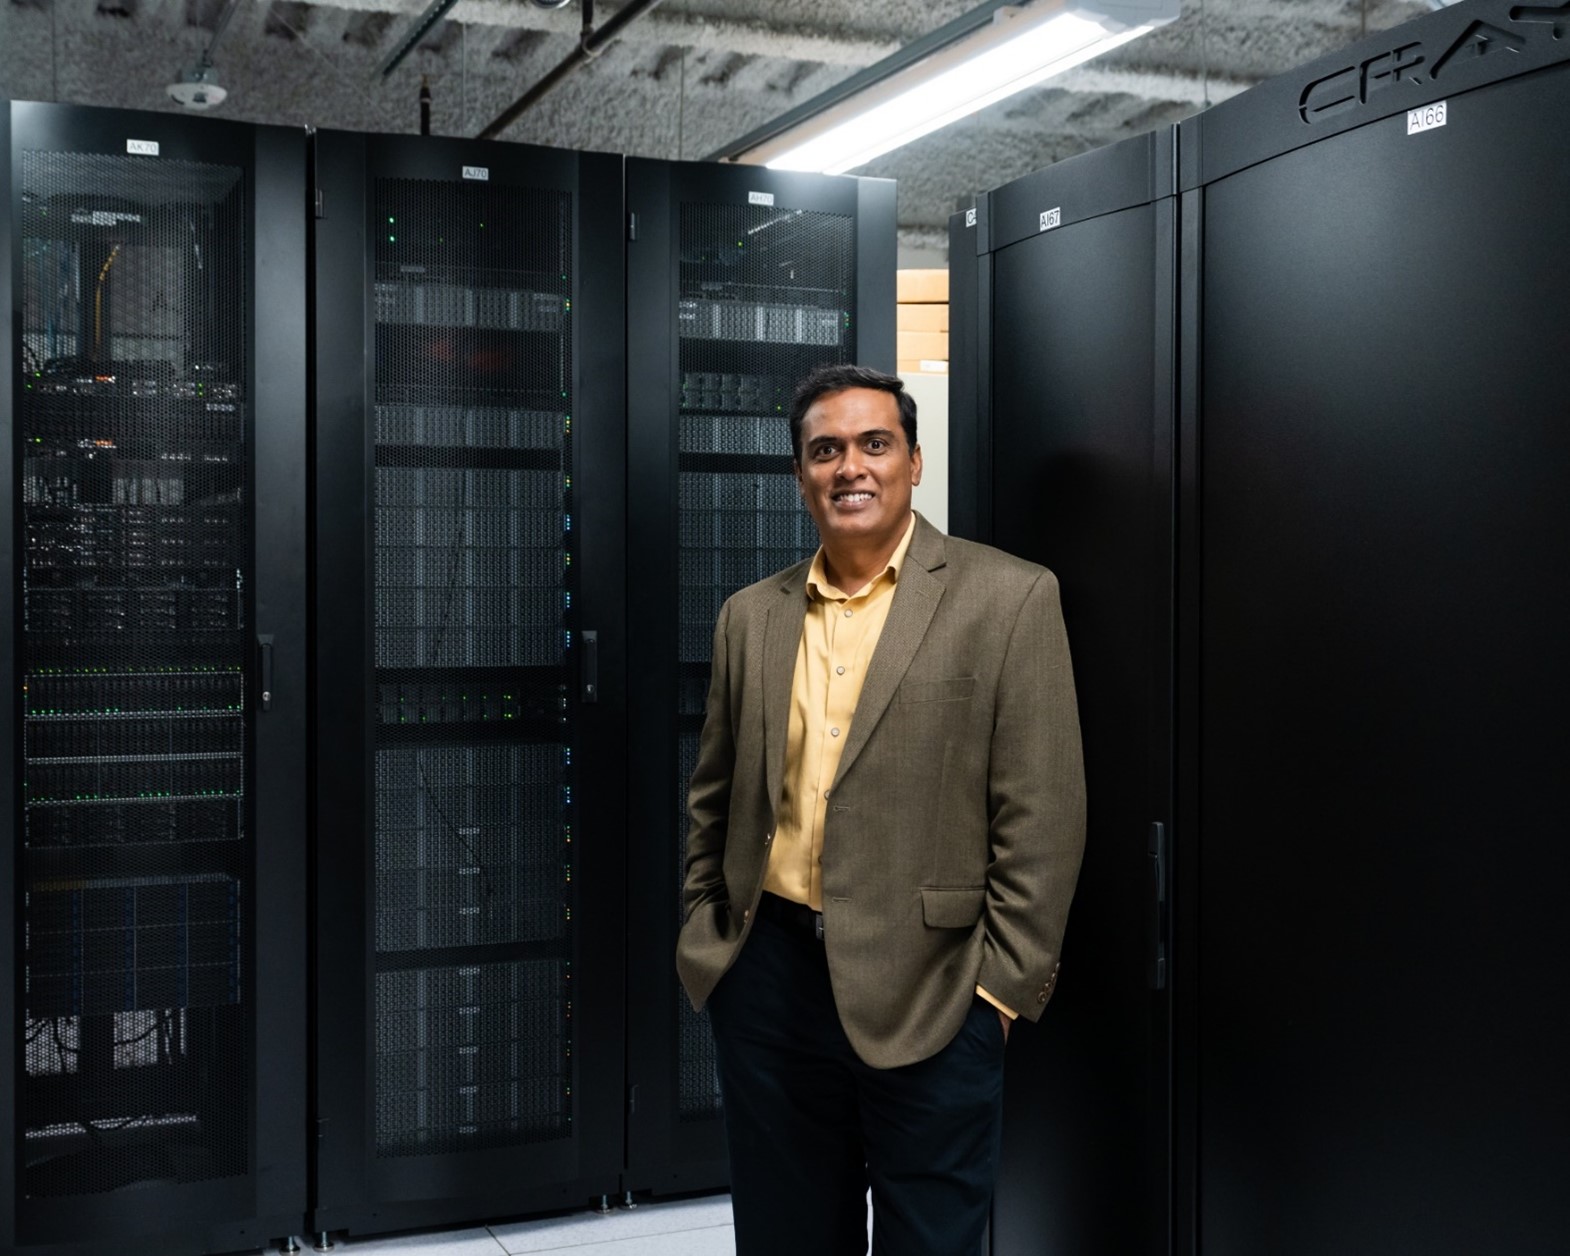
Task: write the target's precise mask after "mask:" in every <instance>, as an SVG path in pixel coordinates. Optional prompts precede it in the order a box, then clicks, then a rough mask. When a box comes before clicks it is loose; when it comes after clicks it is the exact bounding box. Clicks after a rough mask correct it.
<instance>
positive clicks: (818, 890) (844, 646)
mask: <svg viewBox="0 0 1570 1256" xmlns="http://www.w3.org/2000/svg"><path fill="white" fill-rule="evenodd" d="M823 609H824V612H825V614H824V620H825V624H824V627H825V629H826V631H825V638H826V645H827V647H828V649H827V651H826V655H827V660H826V661H827V665H828V672H827V675H826V676H825V677H824V680H825V687H824V695H825V701H824V710H823V735H822V737H821V738H820V740H819V746H818V751H819V753H818V762H817V774H816V780H815V782H814V785H815V791H814V797H813V802H814V806H813V810H812V815H813V820H812V900H811V901H813V902H815V903H818V902H821V901H822V893H823V887H822V884H821V878H822V866H821V860H822V854H823V826H824V816H825V814H826V813H827V811H828V797H829V791H830V789H832V787H833V785H834V774H835V772H836V771H837V770H838V767H839V754H838V753H837V752H838V750H839V749H840V743H841V742H843V740H844V738H845V735H846V734H847V733H848V732H849V731H850V728H849V715H850V713H849V711H848V710H846V708H845V701H844V696H843V695H844V693H845V689H846V687H847V686H848V685H849V684H850V682H851V679H852V677H851V669H850V664H849V662H848V661H847V660H848V659H849V658H850V655H851V653H852V652H853V646H854V637H855V634H854V633H853V632H852V631H850V625H851V623H852V622H853V621H854V619H855V615H856V610H855V608H854V607H853V606H852V605H851V599H848V598H847V599H838V600H832V601H828V602H827V603H826V604H825V605H824V608H823Z"/></svg>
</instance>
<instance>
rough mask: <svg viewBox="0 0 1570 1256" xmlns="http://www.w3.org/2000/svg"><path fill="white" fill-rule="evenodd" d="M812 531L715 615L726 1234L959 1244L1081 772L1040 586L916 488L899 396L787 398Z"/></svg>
mask: <svg viewBox="0 0 1570 1256" xmlns="http://www.w3.org/2000/svg"><path fill="white" fill-rule="evenodd" d="M790 422H791V439H792V448H793V450H794V454H795V469H796V478H797V481H798V483H799V485H800V487H801V493H802V497H803V499H804V500H805V502H806V505H807V509H808V511H809V512H810V513H811V515H812V518H813V521H814V522H815V523H816V524H817V527H818V535H819V538H820V540H821V542H822V545H821V548H820V549H819V550H818V552H817V554H816V555H815V556H814V557H813V558H812V559H811V561H810V562H803V563H799V564H797V565H796V566H794V567H791V568H790V569H789V570H787V571H784V572H782V573H780V574H779V575H778V576H774V577H772V578H770V579H768V580H764V581H761V582H759V583H758V584H755V585H752V586H751V587H749V588H746V589H743V590H742V591H741V592H740V593H737V594H736V595H735V596H734V597H732V598H731V599H730V600H729V601H727V602H726V604H725V606H724V608H723V609H722V610H721V612H720V618H719V623H718V625H717V626H716V628H715V633H714V655H713V670H712V673H711V678H710V684H709V698H708V707H707V715H706V718H705V721H704V728H703V737H702V741H701V743H700V747H699V755H698V763H697V766H696V768H695V769H694V771H693V775H692V782H691V786H690V790H689V794H688V810H689V813H690V818H691V827H690V830H689V835H688V848H687V876H686V886H685V895H684V897H685V906H686V913H687V915H686V923H685V924H684V926H683V928H682V932H681V937H680V940H679V942H678V946H677V967H678V969H679V971H680V973H681V978H682V982H683V984H684V985H685V987H686V989H687V993H688V995H689V996H690V997H691V999H692V1001H693V1004H694V1006H696V1007H700V1008H701V1007H703V1006H704V1005H705V1004H707V1006H708V1007H709V1009H710V1014H711V1019H712V1022H713V1026H714V1038H715V1045H716V1050H717V1053H718V1060H719V1074H720V1088H721V1092H722V1096H723V1099H724V1105H725V1120H726V1132H727V1136H728V1139H729V1143H730V1159H731V1188H732V1198H733V1201H734V1206H735V1220H736V1249H737V1253H738V1256H773V1254H775V1253H778V1254H779V1256H806V1254H808V1253H810V1254H811V1256H850V1254H852V1253H855V1254H857V1256H860V1254H861V1253H864V1252H865V1251H866V1245H867V1229H866V1204H865V1200H866V1194H867V1189H868V1187H869V1185H870V1187H871V1190H872V1200H873V1250H874V1256H972V1254H973V1253H976V1252H978V1251H979V1250H980V1244H981V1238H982V1234H983V1232H984V1230H985V1226H986V1219H987V1212H988V1206H989V1204H990V1202H991V1198H992V1187H993V1182H994V1179H995V1177H996V1170H997V1154H998V1135H999V1129H1000V1124H1001V1116H1002V1093H1003V1051H1004V1046H1005V1044H1006V1042H1007V1039H1008V1034H1009V1026H1010V1024H1011V1022H1012V1021H1013V1020H1014V1019H1015V1018H1016V1017H1024V1018H1026V1019H1028V1020H1035V1019H1036V1018H1037V1017H1039V1016H1040V1015H1041V1012H1042V1009H1043V1008H1044V1007H1045V1005H1046V1003H1047V1000H1048V999H1049V998H1050V997H1051V995H1052V992H1053V989H1054V988H1055V986H1056V984H1057V980H1058V972H1059V962H1058V956H1059V953H1060V950H1061V945H1062V939H1063V930H1064V925H1065V923H1066V921H1067V917H1068V907H1069V901H1070V899H1071V898H1072V896H1073V892H1074V883H1075V880H1076V877H1077V876H1078V871H1079V860H1080V852H1081V849H1082V847H1083V844H1084V773H1083V769H1082V765H1081V759H1080V744H1079V723H1078V716H1077V712H1076V708H1075V702H1074V682H1073V675H1072V671H1071V669H1070V665H1069V654H1068V642H1067V639H1066V637H1065V635H1064V631H1063V618H1062V614H1061V611H1060V609H1059V603H1058V587H1057V581H1056V580H1055V579H1054V578H1053V576H1052V573H1051V572H1049V571H1047V570H1046V569H1044V568H1042V567H1037V566H1034V565H1032V564H1030V563H1026V562H1022V561H1020V560H1019V559H1016V558H1012V557H1009V556H1008V555H1006V554H1003V553H1001V552H999V551H997V550H994V549H990V548H988V547H986V546H982V545H975V544H972V543H970V542H966V541H959V540H955V539H953V538H951V537H946V536H944V535H943V534H942V533H941V532H939V531H937V529H935V528H934V527H932V525H931V524H929V523H928V522H927V521H926V520H925V519H923V518H922V517H921V516H920V515H918V514H916V513H914V512H913V511H912V510H911V490H912V489H913V488H914V487H915V486H916V485H918V484H919V483H920V482H921V447H920V446H919V445H918V444H917V443H916V404H915V401H914V399H913V398H912V397H911V396H910V395H909V394H908V393H907V392H906V391H905V389H904V385H903V384H902V383H901V381H900V380H898V379H897V378H895V377H893V376H890V375H884V374H882V373H881V372H878V371H873V370H870V369H868V368H865V367H858V366H834V367H826V368H824V369H822V370H820V371H818V372H816V373H814V374H813V375H811V376H809V377H808V378H807V379H806V380H804V381H803V382H802V384H801V385H800V387H799V388H798V389H797V392H796V397H795V400H794V402H793V404H792V407H791V417H790Z"/></svg>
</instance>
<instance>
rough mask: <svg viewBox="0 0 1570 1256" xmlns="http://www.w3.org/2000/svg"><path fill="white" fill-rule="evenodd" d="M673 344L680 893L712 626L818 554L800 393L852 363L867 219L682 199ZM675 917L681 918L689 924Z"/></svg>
mask: <svg viewBox="0 0 1570 1256" xmlns="http://www.w3.org/2000/svg"><path fill="white" fill-rule="evenodd" d="M679 231H680V249H681V264H680V285H679V291H678V296H677V308H676V318H677V335H678V340H679V362H680V370H681V395H680V410H679V417H678V450H679V459H678V468H679V476H680V483H679V485H678V503H677V504H678V517H679V523H678V527H679V530H680V545H679V572H680V576H679V579H680V592H679V611H678V613H679V633H678V651H679V655H680V658H679V661H678V666H677V672H678V676H679V677H680V688H679V702H680V715H679V728H678V744H677V781H676V787H677V788H676V798H675V802H676V808H675V816H674V817H673V818H674V820H675V825H676V834H677V840H676V841H675V843H673V849H674V850H675V851H676V852H677V859H676V864H675V868H674V872H675V879H676V886H677V889H678V894H677V898H676V910H677V912H678V913H679V912H680V895H679V890H680V886H681V882H682V878H683V874H684V869H685V867H686V855H687V849H686V848H687V840H686V839H687V781H688V779H689V778H690V777H691V775H692V769H693V766H694V764H695V762H696V760H697V753H698V735H699V732H700V731H701V729H702V725H703V704H704V695H705V694H706V693H707V689H708V678H709V652H710V643H711V641H712V638H713V633H714V624H715V621H716V619H717V618H718V617H719V611H720V607H721V606H722V605H723V604H724V602H725V599H726V598H727V597H729V596H730V595H731V594H732V593H734V592H736V591H737V590H738V589H741V588H745V587H746V586H747V585H749V584H752V583H753V582H755V581H757V580H762V579H764V578H766V577H768V576H770V575H773V574H774V573H775V572H778V571H780V570H782V569H784V568H786V567H789V566H790V565H791V564H792V563H795V562H798V561H799V560H801V559H802V558H806V557H808V556H810V555H811V554H812V553H813V551H814V550H816V549H817V545H818V535H817V530H816V529H815V528H814V526H813V523H812V519H811V517H810V516H809V515H808V514H807V513H806V511H805V509H803V507H802V505H801V499H800V495H799V494H798V492H797V489H796V484H795V479H794V476H793V475H792V472H791V446H790V425H789V413H790V398H791V393H792V392H793V391H794V389H795V385H796V383H797V381H798V380H800V379H801V377H802V376H804V375H806V374H807V373H808V372H809V371H811V370H812V369H813V368H814V367H817V366H821V365H825V364H828V363H833V362H849V361H851V360H852V359H853V357H854V350H855V334H854V328H853V327H852V326H851V310H852V309H853V308H854V299H855V220H854V219H852V218H850V217H849V216H847V215H841V214H827V213H821V212H817V211H811V210H801V209H789V208H780V209H776V208H773V207H764V206H757V205H707V204H685V205H682V206H681V217H680V226H679ZM678 919H679V915H678ZM676 999H677V1013H676V1015H677V1035H678V1044H677V1053H676V1057H677V1074H678V1075H677V1079H676V1088H677V1112H678V1116H679V1119H681V1120H684V1121H692V1120H704V1119H712V1118H713V1117H714V1116H716V1115H717V1114H718V1111H719V1082H718V1079H717V1077H716V1074H715V1067H714V1044H713V1039H712V1037H711V1036H710V1032H709V1025H708V1022H707V1020H705V1019H703V1018H702V1017H700V1016H698V1015H696V1014H695V1013H694V1012H693V1010H692V1007H691V1005H690V1004H689V1003H688V1002H687V998H686V995H685V994H682V993H680V992H679V990H678V992H677V994H676Z"/></svg>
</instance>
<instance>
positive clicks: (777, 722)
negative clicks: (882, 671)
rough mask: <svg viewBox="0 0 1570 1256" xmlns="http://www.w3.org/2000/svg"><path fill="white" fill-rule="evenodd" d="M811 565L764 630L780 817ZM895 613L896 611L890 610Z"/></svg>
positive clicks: (770, 769) (770, 774)
mask: <svg viewBox="0 0 1570 1256" xmlns="http://www.w3.org/2000/svg"><path fill="white" fill-rule="evenodd" d="M809 566H810V564H808V563H802V564H801V565H800V566H799V567H797V568H795V569H793V570H792V571H790V572H789V573H787V575H786V578H785V579H784V580H783V581H782V582H781V584H780V596H779V597H778V598H777V599H776V600H775V602H774V605H773V606H771V607H770V608H769V618H768V623H767V624H766V625H765V626H764V630H763V756H764V762H765V769H764V770H765V772H766V773H767V776H766V781H765V783H766V784H767V785H768V788H769V805H770V807H771V808H772V809H773V810H774V811H775V812H776V813H778V811H779V805H780V791H781V789H782V788H783V787H784V783H785V742H786V738H787V735H788V734H789V731H790V694H791V685H792V683H793V682H794V681H795V678H796V654H797V651H798V649H799V648H800V646H801V625H802V621H803V620H804V619H805V618H806V615H807V602H806V596H807V594H806V589H807V569H808V567H809ZM890 609H892V608H890Z"/></svg>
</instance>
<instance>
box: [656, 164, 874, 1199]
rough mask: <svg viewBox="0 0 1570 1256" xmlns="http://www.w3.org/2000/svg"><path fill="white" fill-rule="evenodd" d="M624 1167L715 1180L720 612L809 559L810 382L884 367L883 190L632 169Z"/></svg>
mask: <svg viewBox="0 0 1570 1256" xmlns="http://www.w3.org/2000/svg"><path fill="white" fill-rule="evenodd" d="M627 203H628V209H629V211H630V218H629V235H630V236H631V239H630V241H629V243H628V246H627V247H628V275H627V278H628V307H627V314H628V321H627V355H628V423H629V434H628V450H629V462H630V467H631V474H630V480H629V493H628V508H629V522H630V525H631V531H630V532H629V536H628V549H627V553H628V563H629V580H628V602H629V606H630V609H631V613H632V614H633V615H635V616H636V617H637V622H638V625H639V629H638V632H637V634H636V637H635V639H634V640H633V642H632V650H631V654H630V670H631V675H632V677H633V681H632V695H631V698H632V705H631V712H630V716H629V730H630V765H629V766H630V775H629V807H630V813H631V816H632V825H631V828H630V849H629V851H628V874H629V878H630V883H631V885H632V887H633V888H632V893H631V895H630V897H629V901H628V909H629V910H628V931H629V960H628V977H629V980H628V1005H627V1014H628V1048H627V1061H628V1065H627V1067H628V1083H629V1105H628V1112H629V1116H628V1127H627V1128H628V1138H627V1146H628V1153H627V1156H628V1173H627V1186H628V1189H631V1190H655V1191H675V1190H697V1189H703V1188H706V1187H714V1186H720V1185H723V1184H724V1183H726V1182H727V1181H728V1180H729V1170H728V1168H727V1166H726V1163H725V1140H724V1130H723V1121H722V1116H721V1112H720V1101H719V1087H718V1082H717V1080H716V1077H715V1072H714V1059H713V1051H714V1048H713V1040H712V1038H711V1037H710V1035H709V1027H708V1021H707V1019H706V1018H705V1017H702V1016H699V1015H696V1014H694V1012H693V1011H692V1008H691V1006H690V1005H689V1004H688V1003H687V1000H686V995H685V994H683V993H682V992H681V988H680V985H679V983H678V982H677V980H676V975H675V969H674V965H673V955H674V952H675V943H676V932H677V929H678V928H679V926H680V923H681V893H680V891H681V883H682V876H683V869H684V862H685V850H686V834H687V820H686V789H687V778H688V776H689V775H690V774H691V771H692V765H693V762H694V760H695V758H696V755H697V743H698V733H699V730H700V728H701V726H702V715H703V703H704V696H705V694H706V692H707V689H708V679H709V651H710V644H711V640H712V637H713V631H714V623H715V620H716V618H717V616H718V613H719V609H720V605H721V603H723V602H724V600H725V598H726V597H728V596H729V595H730V594H732V593H734V592H735V591H736V590H738V589H740V588H743V587H745V586H746V585H748V584H751V583H752V582H753V581H755V580H761V579H763V578H764V577H765V576H768V575H770V574H772V573H773V572H775V571H779V570H780V569H782V568H784V567H787V566H789V565H790V564H791V563H794V562H796V561H798V560H799V559H801V558H803V557H805V556H808V555H810V554H811V553H812V552H813V550H814V549H816V548H817V544H818V541H817V532H816V530H815V529H814V527H813V524H812V520H811V518H810V517H809V516H808V515H807V513H806V511H805V509H803V508H802V506H801V503H800V499H799V495H798V493H797V489H796V484H795V481H794V478H793V475H792V472H791V452H790V433H789V425H788V422H787V416H788V413H789V409H790V397H791V393H792V391H793V388H794V385H795V383H796V381H797V380H798V379H799V378H800V377H801V376H803V375H805V374H806V373H807V372H808V371H810V370H812V369H813V368H814V367H817V366H819V365H822V364H825V363H832V362H857V361H859V362H862V363H864V364H865V365H868V366H873V367H877V368H879V369H882V370H887V371H892V370H893V369H894V264H895V229H894V185H893V183H892V182H889V181H887V180H881V179H856V178H846V177H833V176H821V175H802V174H789V173H783V172H779V171H772V170H765V169H762V168H760V167H755V166H718V165H700V164H691V163H685V164H683V163H670V162H655V161H642V160H629V161H628V163H627Z"/></svg>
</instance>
